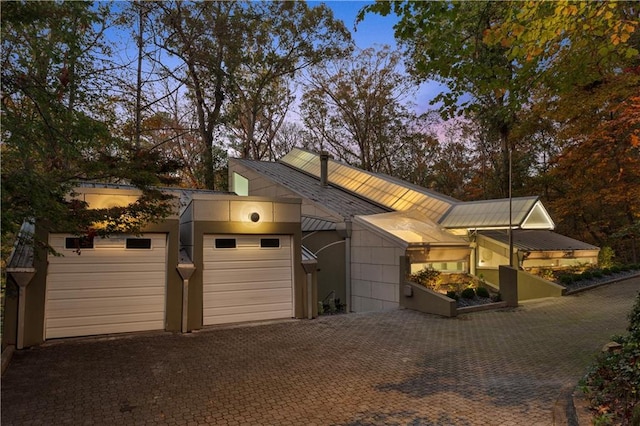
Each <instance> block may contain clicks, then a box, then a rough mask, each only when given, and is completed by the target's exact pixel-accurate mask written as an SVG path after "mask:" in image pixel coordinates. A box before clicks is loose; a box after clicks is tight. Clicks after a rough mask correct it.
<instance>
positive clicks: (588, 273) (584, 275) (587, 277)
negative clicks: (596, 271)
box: [580, 271, 593, 280]
mask: <svg viewBox="0 0 640 426" xmlns="http://www.w3.org/2000/svg"><path fill="white" fill-rule="evenodd" d="M580 278H581V279H583V280H590V279H591V278H593V273H591V271H584V272H583V273H581V274H580Z"/></svg>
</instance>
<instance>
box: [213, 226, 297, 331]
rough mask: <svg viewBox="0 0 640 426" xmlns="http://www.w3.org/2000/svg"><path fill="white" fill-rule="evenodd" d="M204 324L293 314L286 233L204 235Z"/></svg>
mask: <svg viewBox="0 0 640 426" xmlns="http://www.w3.org/2000/svg"><path fill="white" fill-rule="evenodd" d="M203 257H204V270H203V281H204V282H203V292H204V294H203V324H204V325H213V324H223V323H232V322H241V321H260V320H270V319H280V318H291V317H293V316H294V314H293V281H294V280H293V251H292V244H291V236H290V235H205V236H204V253H203Z"/></svg>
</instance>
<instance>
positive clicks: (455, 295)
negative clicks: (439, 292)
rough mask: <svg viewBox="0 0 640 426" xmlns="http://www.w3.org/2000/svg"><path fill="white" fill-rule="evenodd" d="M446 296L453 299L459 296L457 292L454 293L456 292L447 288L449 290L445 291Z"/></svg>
mask: <svg viewBox="0 0 640 426" xmlns="http://www.w3.org/2000/svg"><path fill="white" fill-rule="evenodd" d="M447 297H448V298H449V299H453V300H458V299H459V298H460V296H458V293H456V292H455V291H453V290H449V291H448V292H447Z"/></svg>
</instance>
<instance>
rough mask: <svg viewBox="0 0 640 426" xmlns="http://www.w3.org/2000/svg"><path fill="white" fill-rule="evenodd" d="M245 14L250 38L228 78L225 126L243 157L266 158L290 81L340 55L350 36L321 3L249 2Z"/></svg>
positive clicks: (290, 90)
mask: <svg viewBox="0 0 640 426" xmlns="http://www.w3.org/2000/svg"><path fill="white" fill-rule="evenodd" d="M247 13H248V14H249V18H248V20H249V24H250V28H249V33H250V34H251V37H248V38H247V40H246V43H247V44H246V45H245V46H243V55H242V61H241V64H240V67H239V69H238V72H237V74H236V76H235V78H234V79H233V83H234V88H233V90H232V102H230V104H229V107H230V108H229V110H230V111H229V115H230V120H229V122H228V127H229V128H230V129H231V131H232V133H233V134H234V136H235V147H236V150H237V151H238V152H239V153H240V154H241V156H242V157H243V158H252V159H256V160H260V159H263V158H269V159H272V158H273V156H274V153H273V148H272V146H271V145H272V142H273V140H274V138H275V136H276V135H277V133H278V130H279V129H280V126H281V125H282V123H283V122H284V120H285V117H286V115H287V113H288V111H289V107H290V105H291V104H292V102H293V101H294V99H295V96H294V90H293V87H292V86H293V85H292V82H293V81H294V78H295V77H296V76H298V75H299V74H300V72H301V71H303V70H305V69H307V68H308V67H312V66H314V65H316V64H319V63H321V62H324V61H329V60H332V59H334V58H337V57H341V56H344V55H345V54H346V53H348V52H349V51H350V49H351V45H350V42H351V36H350V33H349V32H348V31H347V29H346V28H345V27H344V24H343V23H342V22H341V21H338V20H335V19H334V18H333V13H332V12H331V10H330V9H329V8H328V7H326V6H325V5H320V6H316V7H313V8H310V7H309V6H308V5H307V3H306V2H302V1H289V2H253V3H250V7H249V8H247Z"/></svg>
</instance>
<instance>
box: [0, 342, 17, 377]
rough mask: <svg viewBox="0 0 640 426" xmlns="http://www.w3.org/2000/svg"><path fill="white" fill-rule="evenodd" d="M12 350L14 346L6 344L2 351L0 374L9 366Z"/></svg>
mask: <svg viewBox="0 0 640 426" xmlns="http://www.w3.org/2000/svg"><path fill="white" fill-rule="evenodd" d="M14 350H15V346H13V345H8V346H7V347H6V348H4V350H3V351H2V365H1V367H0V375H2V374H4V372H5V370H6V369H7V367H8V366H9V362H10V361H11V357H12V356H13V351H14Z"/></svg>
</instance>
